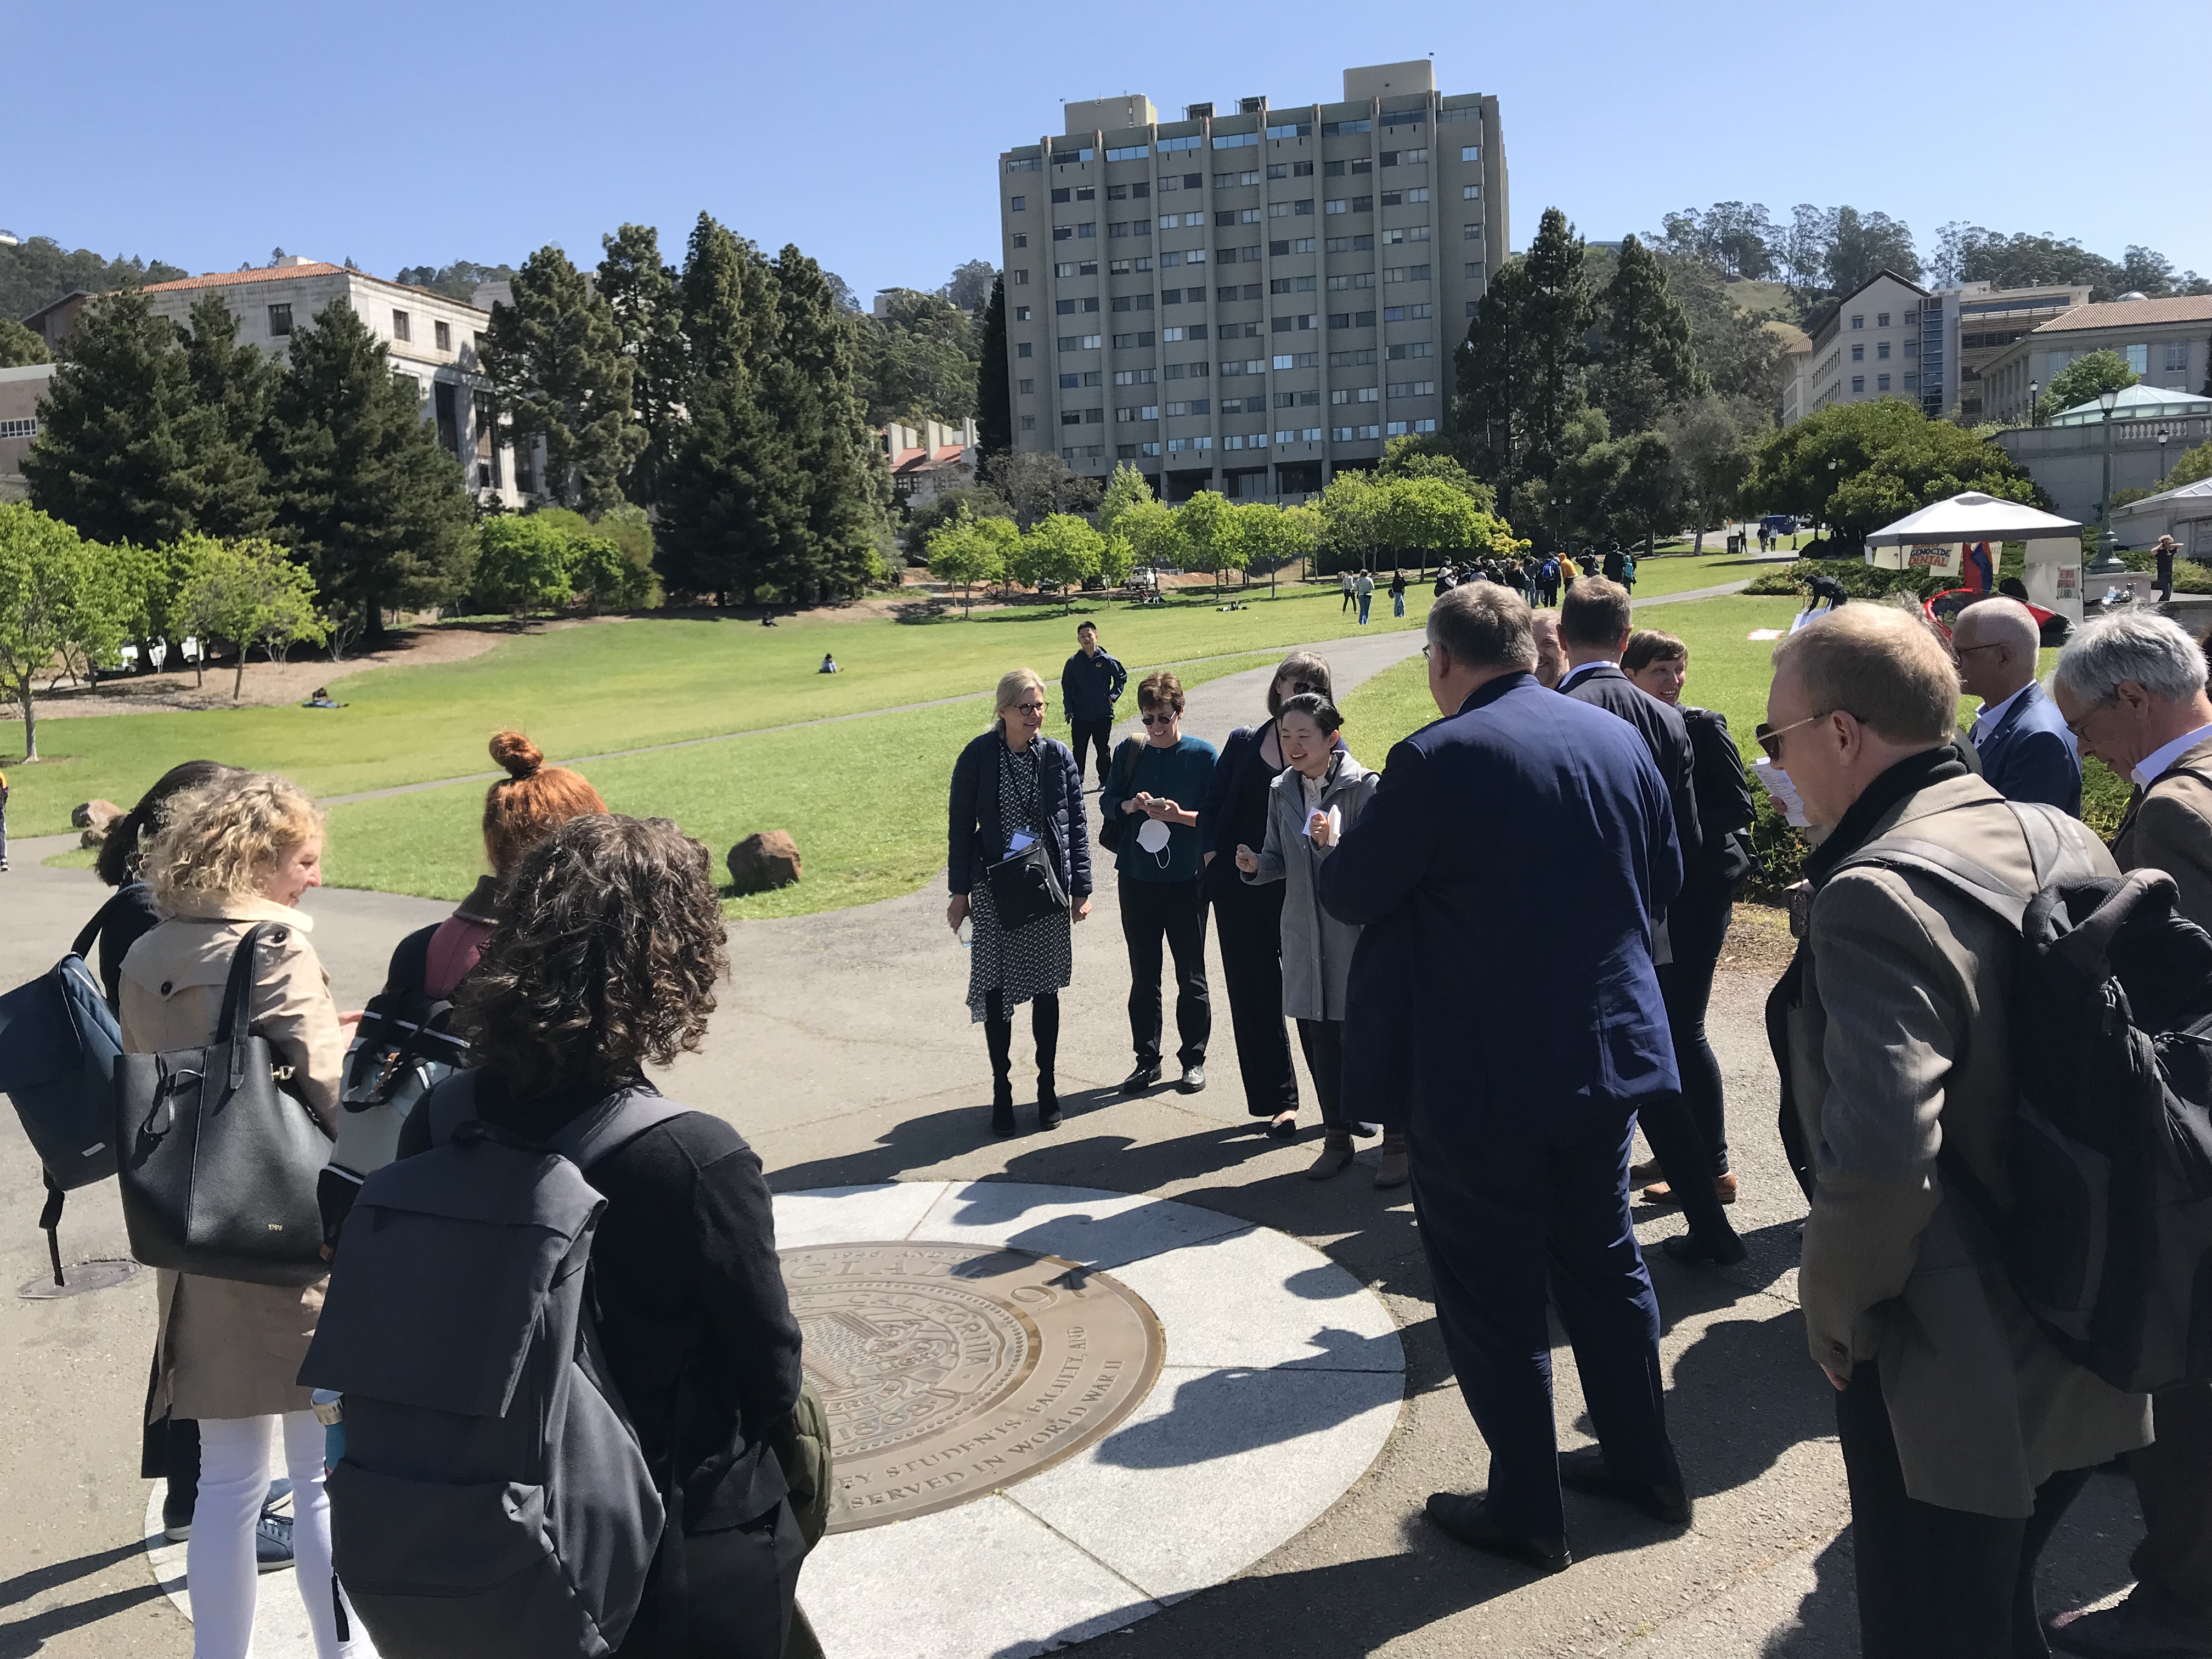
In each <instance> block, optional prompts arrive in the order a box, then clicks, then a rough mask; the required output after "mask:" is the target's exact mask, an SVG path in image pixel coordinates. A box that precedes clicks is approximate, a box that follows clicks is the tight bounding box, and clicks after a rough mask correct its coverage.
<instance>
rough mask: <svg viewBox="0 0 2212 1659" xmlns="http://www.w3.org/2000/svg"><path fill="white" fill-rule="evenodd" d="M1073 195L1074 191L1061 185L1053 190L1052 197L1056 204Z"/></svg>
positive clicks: (1068, 199) (1071, 197)
mask: <svg viewBox="0 0 2212 1659" xmlns="http://www.w3.org/2000/svg"><path fill="white" fill-rule="evenodd" d="M1073 196H1074V192H1073V191H1071V190H1069V189H1068V188H1066V186H1065V185H1063V186H1062V187H1061V188H1060V189H1058V190H1055V191H1053V193H1052V199H1053V203H1054V205H1055V206H1057V205H1058V204H1060V203H1063V202H1066V201H1070V200H1072V199H1073Z"/></svg>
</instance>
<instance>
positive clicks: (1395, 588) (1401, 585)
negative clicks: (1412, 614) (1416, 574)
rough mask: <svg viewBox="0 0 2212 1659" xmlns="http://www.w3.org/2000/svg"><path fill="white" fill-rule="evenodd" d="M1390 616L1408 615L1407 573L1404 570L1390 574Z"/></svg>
mask: <svg viewBox="0 0 2212 1659" xmlns="http://www.w3.org/2000/svg"><path fill="white" fill-rule="evenodd" d="M1390 614H1391V615H1392V616H1394V617H1402V616H1404V615H1405V614H1406V573H1405V572H1404V571H1402V570H1394V571H1392V572H1391V573H1390Z"/></svg>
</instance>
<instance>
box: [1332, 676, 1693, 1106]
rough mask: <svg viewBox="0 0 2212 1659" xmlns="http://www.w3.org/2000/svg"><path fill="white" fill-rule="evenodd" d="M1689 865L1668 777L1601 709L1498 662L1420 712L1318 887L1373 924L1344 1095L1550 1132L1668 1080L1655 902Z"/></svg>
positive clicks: (1356, 988)
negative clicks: (1428, 713)
mask: <svg viewBox="0 0 2212 1659" xmlns="http://www.w3.org/2000/svg"><path fill="white" fill-rule="evenodd" d="M1555 878H1556V879H1555ZM1681 879H1682V860H1681V854H1680V852H1679V851H1678V850H1677V848H1676V847H1675V844H1674V827H1673V817H1672V814H1671V812H1670V811H1669V810H1668V803H1667V789H1666V785H1665V784H1664V783H1663V782H1662V780H1661V778H1660V776H1659V770H1658V769H1657V768H1656V766H1654V765H1653V764H1652V763H1651V757H1650V753H1649V752H1648V751H1647V750H1645V748H1644V739H1643V738H1641V737H1639V736H1638V734H1637V733H1636V732H1635V731H1633V730H1632V728H1631V727H1629V726H1627V725H1626V724H1625V723H1624V722H1622V721H1620V720H1617V719H1615V718H1614V717H1613V715H1611V714H1607V713H1606V712H1605V711H1604V710H1602V709H1600V708H1591V707H1589V705H1588V704H1585V703H1583V702H1577V701H1576V700H1575V699H1573V698H1571V697H1562V696H1554V695H1553V693H1551V692H1549V691H1547V690H1545V689H1544V688H1543V687H1542V686H1541V685H1539V684H1537V683H1536V679H1535V677H1534V675H1531V674H1528V673H1513V674H1505V675H1501V676H1500V677H1499V678H1497V679H1494V680H1492V681H1491V682H1490V683H1489V684H1486V685H1485V686H1483V687H1482V688H1481V689H1480V690H1478V691H1476V692H1475V693H1474V696H1471V697H1469V698H1468V700H1467V702H1466V704H1465V705H1464V706H1463V707H1462V708H1461V709H1460V712H1459V713H1458V714H1455V715H1452V716H1451V717H1449V719H1446V720H1437V722H1435V723H1434V724H1433V725H1431V726H1425V727H1424V728H1422V729H1421V730H1420V731H1419V732H1415V733H1413V736H1412V737H1410V738H1407V739H1406V740H1405V741H1404V742H1403V743H1401V744H1398V746H1397V747H1396V748H1395V749H1393V750H1391V751H1390V759H1389V766H1388V767H1387V768H1386V769H1385V770H1384V772H1383V782H1382V785H1381V787H1380V788H1379V789H1378V790H1377V791H1376V795H1375V798H1374V799H1373V800H1372V801H1370V802H1369V804H1368V805H1367V807H1366V810H1365V811H1363V812H1362V813H1361V814H1360V816H1359V817H1358V821H1357V822H1356V823H1353V824H1352V827H1351V828H1350V829H1346V831H1345V833H1344V839H1343V841H1342V842H1340V844H1339V846H1338V848H1337V849H1336V851H1335V852H1334V853H1332V854H1330V855H1329V856H1328V858H1327V859H1326V860H1323V861H1322V866H1321V878H1320V886H1321V902H1322V904H1323V905H1324V906H1326V907H1327V908H1328V911H1329V913H1330V914H1331V915H1334V916H1335V917H1336V918H1337V919H1338V920H1339V921H1345V922H1350V923H1352V924H1355V925H1357V926H1359V927H1364V929H1365V931H1364V933H1361V935H1360V938H1359V944H1358V947H1357V948H1356V949H1355V950H1354V951H1353V952H1352V976H1351V983H1350V987H1349V991H1348V994H1347V998H1346V1016H1345V1033H1344V1115H1345V1116H1346V1118H1349V1119H1354V1120H1358V1119H1364V1120H1366V1121H1370V1122H1380V1123H1387V1124H1390V1125H1393V1126H1403V1127H1410V1128H1411V1129H1412V1130H1413V1133H1415V1134H1416V1135H1417V1136H1419V1137H1421V1138H1423V1139H1426V1140H1431V1141H1461V1142H1466V1141H1471V1140H1480V1139H1487V1138H1495V1137H1497V1136H1499V1135H1505V1136H1511V1137H1522V1136H1548V1135H1550V1134H1552V1133H1558V1131H1559V1128H1560V1127H1562V1125H1561V1120H1563V1119H1564V1118H1565V1117H1567V1116H1569V1115H1571V1114H1572V1113H1573V1112H1574V1111H1575V1110H1576V1109H1577V1108H1578V1107H1586V1106H1589V1105H1591V1104H1599V1105H1604V1106H1606V1107H1607V1109H1610V1110H1613V1111H1615V1112H1617V1111H1618V1110H1619V1109H1620V1107H1621V1106H1622V1105H1624V1104H1625V1105H1627V1106H1630V1107H1632V1106H1634V1105H1635V1104H1636V1103H1638V1101H1640V1100H1642V1099H1644V1098H1645V1097H1649V1096H1651V1095H1654V1094H1657V1093H1660V1092H1662V1091H1670V1090H1673V1089H1674V1088H1675V1087H1676V1086H1677V1083H1676V1078H1675V1073H1674V1045H1673V1043H1672V1042H1671V1041H1670V1040H1669V1038H1668V1029H1667V1015H1666V1011H1665V1009H1664V1008H1663V1007H1662V1006H1661V1003H1660V1000H1659V982H1658V979H1657V976H1656V974H1655V973H1654V972H1653V970H1652V966H1651V922H1650V918H1651V917H1652V916H1654V915H1657V914H1658V913H1660V912H1661V911H1663V910H1664V909H1665V908H1666V907H1667V905H1668V903H1669V902H1671V901H1672V900H1673V899H1674V895H1675V892H1676V890H1677V889H1678V888H1679V887H1680V884H1681Z"/></svg>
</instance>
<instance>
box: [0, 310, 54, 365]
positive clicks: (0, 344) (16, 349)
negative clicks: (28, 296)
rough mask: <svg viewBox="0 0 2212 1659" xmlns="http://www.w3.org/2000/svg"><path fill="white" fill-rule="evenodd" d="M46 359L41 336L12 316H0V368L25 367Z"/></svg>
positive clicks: (46, 360)
mask: <svg viewBox="0 0 2212 1659" xmlns="http://www.w3.org/2000/svg"><path fill="white" fill-rule="evenodd" d="M48 361H50V359H49V357H48V356H47V353H46V341H45V339H44V338H43V337H40V336H39V335H36V334H33V332H32V331H30V330H29V329H27V328H25V327H24V326H23V325H22V324H21V323H19V322H17V321H16V320H15V319H14V318H12V317H0V368H27V367H29V366H30V365H31V364H33V363H43V362H48Z"/></svg>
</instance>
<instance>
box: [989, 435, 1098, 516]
mask: <svg viewBox="0 0 2212 1659" xmlns="http://www.w3.org/2000/svg"><path fill="white" fill-rule="evenodd" d="M983 474H984V477H986V478H987V479H988V480H989V481H990V483H991V487H992V488H993V489H996V490H997V491H998V492H999V494H1000V495H1003V496H1005V497H1006V502H1007V505H1008V506H1010V507H1012V508H1013V509H1014V522H1015V523H1016V524H1018V525H1019V526H1021V527H1022V528H1023V529H1024V530H1026V529H1028V528H1029V527H1030V526H1031V525H1033V524H1035V523H1036V521H1037V520H1039V519H1042V517H1044V516H1045V514H1046V513H1087V512H1089V511H1091V509H1092V508H1094V507H1097V505H1098V503H1099V501H1100V500H1101V499H1102V496H1103V491H1102V490H1101V489H1100V486H1099V483H1098V480H1097V479H1096V478H1088V477H1084V476H1083V475H1082V474H1081V473H1079V472H1078V471H1075V469H1074V468H1073V467H1071V466H1070V465H1068V464H1067V463H1066V461H1063V460H1062V459H1060V457H1059V456H1057V455H1047V454H1043V453H1040V452H1038V451H1036V450H1033V449H1019V450H1015V451H1012V452H1011V453H1007V454H1004V455H997V456H994V457H993V458H992V459H989V460H987V461H986V462H985V463H984V464H983Z"/></svg>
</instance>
